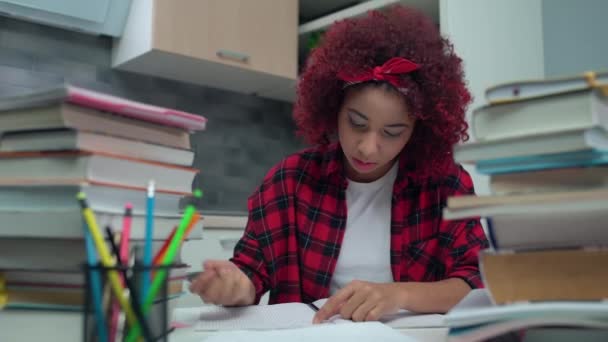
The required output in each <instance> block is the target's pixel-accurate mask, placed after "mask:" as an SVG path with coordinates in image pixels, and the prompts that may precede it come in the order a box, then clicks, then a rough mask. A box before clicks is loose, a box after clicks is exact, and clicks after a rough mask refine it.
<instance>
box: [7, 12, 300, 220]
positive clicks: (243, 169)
mask: <svg viewBox="0 0 608 342" xmlns="http://www.w3.org/2000/svg"><path fill="white" fill-rule="evenodd" d="M111 49H112V41H111V39H110V38H107V37H96V36H90V35H85V34H81V33H77V32H71V31H65V30H62V29H56V28H52V27H47V26H42V25H37V24H33V23H29V22H24V21H19V20H15V19H11V18H5V17H0V95H7V94H18V93H20V92H23V91H26V90H28V89H32V88H36V87H44V86H49V85H52V84H53V83H57V82H62V81H64V80H67V81H69V82H71V83H73V84H76V85H80V86H86V87H90V88H92V89H96V90H100V91H105V92H108V93H111V94H115V95H119V96H125V97H128V98H131V99H134V100H138V101H145V102H148V103H151V104H156V105H160V106H167V107H173V108H177V109H181V110H185V111H190V112H193V113H200V114H202V115H204V116H205V117H207V118H208V119H209V123H208V130H207V131H204V132H201V133H197V134H195V135H193V136H192V145H193V148H195V151H196V159H195V163H194V164H195V165H194V166H195V167H196V168H198V169H200V170H201V173H200V177H198V178H197V179H196V180H195V184H194V186H197V187H200V188H202V189H203V191H204V193H205V197H204V202H203V206H204V211H205V212H207V213H215V212H221V213H244V212H246V209H247V207H246V199H247V196H248V195H249V194H250V193H251V192H252V191H253V190H254V189H255V187H256V186H257V184H258V183H259V182H260V180H261V179H262V177H263V176H264V175H265V173H266V172H267V171H268V169H269V168H270V167H271V166H272V165H274V164H275V163H277V162H278V161H280V160H281V158H282V157H284V156H285V155H287V154H289V153H292V152H294V151H296V150H298V149H299V148H301V147H302V144H301V143H300V142H299V141H298V140H296V139H295V138H294V134H293V132H294V127H293V122H292V119H291V104H289V103H283V102H279V101H273V100H267V99H262V98H258V97H254V96H248V95H244V94H238V93H233V92H228V91H222V90H218V89H214V88H208V87H201V86H196V85H191V84H185V83H180V82H175V81H170V80H164V79H159V78H155V77H148V76H143V75H137V74H133V73H126V72H121V71H115V70H112V69H111V68H110V55H111Z"/></svg>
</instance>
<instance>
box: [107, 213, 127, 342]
mask: <svg viewBox="0 0 608 342" xmlns="http://www.w3.org/2000/svg"><path fill="white" fill-rule="evenodd" d="M132 215H133V205H132V204H131V203H127V204H126V205H125V214H124V216H123V218H122V232H121V235H120V247H119V252H120V263H121V264H122V265H123V266H128V265H129V240H130V238H131V216H132ZM123 285H124V279H123ZM119 313H120V305H119V304H118V302H117V301H116V300H115V301H114V302H113V303H112V314H111V317H110V335H109V340H110V341H109V342H114V341H115V340H116V333H117V330H118V318H119V317H118V316H119Z"/></svg>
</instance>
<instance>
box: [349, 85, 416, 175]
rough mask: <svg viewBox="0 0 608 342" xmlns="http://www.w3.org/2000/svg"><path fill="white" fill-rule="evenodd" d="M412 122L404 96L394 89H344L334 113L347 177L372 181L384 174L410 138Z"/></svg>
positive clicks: (412, 128) (413, 123)
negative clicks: (336, 118) (337, 112)
mask: <svg viewBox="0 0 608 342" xmlns="http://www.w3.org/2000/svg"><path fill="white" fill-rule="evenodd" d="M415 123H416V119H415V118H414V117H413V116H411V115H410V114H409V110H408V108H407V104H406V101H405V98H404V97H403V95H401V94H400V93H398V92H396V91H389V90H387V89H386V88H384V87H374V86H367V87H365V86H364V87H362V88H358V89H352V90H347V92H346V95H345V98H344V102H343V104H342V107H341V108H340V113H339V114H338V136H339V139H340V145H342V149H343V151H344V156H345V159H346V161H347V162H346V175H347V177H348V178H349V179H351V180H353V181H355V182H372V181H374V180H377V179H378V178H380V177H382V176H383V175H384V174H386V173H387V172H388V170H390V168H391V167H392V166H393V163H394V161H395V158H396V157H397V156H398V155H399V153H400V152H401V150H402V149H403V147H404V146H405V144H407V142H408V141H409V140H410V137H411V135H412V132H413V130H414V125H415Z"/></svg>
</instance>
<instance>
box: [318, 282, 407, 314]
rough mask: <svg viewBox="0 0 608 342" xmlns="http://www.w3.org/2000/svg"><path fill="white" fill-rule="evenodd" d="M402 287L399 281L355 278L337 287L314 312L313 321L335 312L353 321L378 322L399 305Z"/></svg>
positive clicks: (396, 309) (395, 310) (393, 311)
mask: <svg viewBox="0 0 608 342" xmlns="http://www.w3.org/2000/svg"><path fill="white" fill-rule="evenodd" d="M403 295H404V294H403V288H402V287H400V286H399V284H398V283H386V284H384V283H371V282H367V281H360V280H355V281H352V282H351V283H349V284H348V285H346V286H345V287H343V288H342V289H340V290H338V291H337V292H336V293H335V294H334V295H333V296H331V297H330V298H329V299H328V300H327V302H325V305H323V306H322V307H321V308H320V309H319V311H317V313H316V314H315V317H314V319H313V323H315V324H316V323H321V322H323V321H324V320H327V319H329V318H331V317H332V316H334V315H337V314H340V315H341V316H342V318H345V319H350V320H353V321H356V322H363V321H377V320H378V319H380V317H382V316H384V315H387V314H392V313H395V312H397V311H398V310H399V308H400V307H401V305H400V303H401V302H402V297H403Z"/></svg>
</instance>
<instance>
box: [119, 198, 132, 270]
mask: <svg viewBox="0 0 608 342" xmlns="http://www.w3.org/2000/svg"><path fill="white" fill-rule="evenodd" d="M132 211H133V205H132V204H131V203H127V204H126V205H125V215H124V216H123V218H122V235H121V236H120V261H121V262H122V264H123V265H127V264H128V263H129V240H130V239H131V216H132V215H133V213H132Z"/></svg>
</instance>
